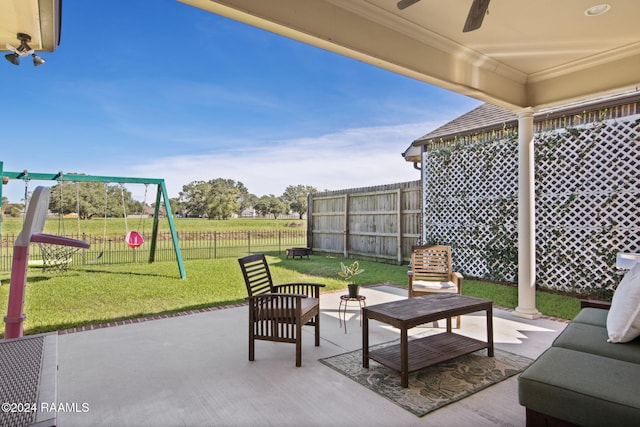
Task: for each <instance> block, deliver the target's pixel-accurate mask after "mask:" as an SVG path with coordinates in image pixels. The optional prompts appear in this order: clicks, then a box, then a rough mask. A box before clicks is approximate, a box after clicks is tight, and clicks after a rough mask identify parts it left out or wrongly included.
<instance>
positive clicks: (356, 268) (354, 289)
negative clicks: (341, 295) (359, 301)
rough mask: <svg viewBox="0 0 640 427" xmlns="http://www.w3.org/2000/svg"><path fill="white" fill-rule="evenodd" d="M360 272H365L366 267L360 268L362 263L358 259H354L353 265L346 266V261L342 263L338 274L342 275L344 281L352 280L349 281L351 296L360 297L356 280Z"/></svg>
mask: <svg viewBox="0 0 640 427" xmlns="http://www.w3.org/2000/svg"><path fill="white" fill-rule="evenodd" d="M360 273H364V269H362V268H360V264H359V263H358V261H354V262H353V263H352V264H351V265H349V266H346V265H344V263H342V262H341V263H340V271H339V272H338V276H340V277H342V279H344V281H345V282H346V281H352V283H348V284H347V287H348V288H349V298H357V297H358V284H357V283H354V282H355V279H354V278H355V276H357V275H358V274H360Z"/></svg>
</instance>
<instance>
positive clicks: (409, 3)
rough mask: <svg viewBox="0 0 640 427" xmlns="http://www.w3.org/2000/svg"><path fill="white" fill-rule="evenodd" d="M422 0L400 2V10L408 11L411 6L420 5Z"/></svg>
mask: <svg viewBox="0 0 640 427" xmlns="http://www.w3.org/2000/svg"><path fill="white" fill-rule="evenodd" d="M419 1H420V0H400V1H399V2H398V9H400V10H402V9H406V8H408V7H409V6H411V5H412V4H415V3H418V2H419Z"/></svg>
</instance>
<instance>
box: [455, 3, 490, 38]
mask: <svg viewBox="0 0 640 427" xmlns="http://www.w3.org/2000/svg"><path fill="white" fill-rule="evenodd" d="M489 1H490V0H473V3H472V4H471V8H470V9H469V14H468V15H467V22H465V23H464V29H463V30H462V32H463V33H467V32H469V31H473V30H477V29H478V28H480V27H481V26H482V20H483V19H484V16H485V15H486V14H487V9H488V8H489Z"/></svg>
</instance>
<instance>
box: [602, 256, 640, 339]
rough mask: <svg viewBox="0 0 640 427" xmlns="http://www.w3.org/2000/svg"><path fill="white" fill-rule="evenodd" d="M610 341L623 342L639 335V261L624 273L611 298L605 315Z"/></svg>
mask: <svg viewBox="0 0 640 427" xmlns="http://www.w3.org/2000/svg"><path fill="white" fill-rule="evenodd" d="M607 331H608V333H609V340H610V341H611V342H614V343H617V342H620V343H624V342H628V341H631V340H632V339H634V338H636V337H638V336H640V263H636V264H635V265H634V266H633V267H632V268H631V270H629V271H628V272H627V273H626V274H625V275H624V278H623V279H622V281H621V282H620V284H619V285H618V287H617V288H616V290H615V292H614V293H613V299H612V300H611V308H610V309H609V315H608V316H607Z"/></svg>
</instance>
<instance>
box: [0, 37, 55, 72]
mask: <svg viewBox="0 0 640 427" xmlns="http://www.w3.org/2000/svg"><path fill="white" fill-rule="evenodd" d="M17 37H18V40H20V46H18V47H17V48H16V47H13V46H12V45H11V44H9V43H7V49H8V50H10V51H12V52H13V53H8V54H6V55H5V56H4V57H5V58H6V60H7V61H9V62H11V63H12V64H13V65H20V57H21V56H28V55H31V56H32V57H33V66H34V67H37V66H39V65H42V64H44V63H45V62H46V61H45V60H44V59H42V58H40V57H39V56H38V55H36V54H35V51H34V50H33V49H31V46H29V44H28V42H30V41H31V36H30V35H29V34H24V33H18V35H17Z"/></svg>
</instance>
